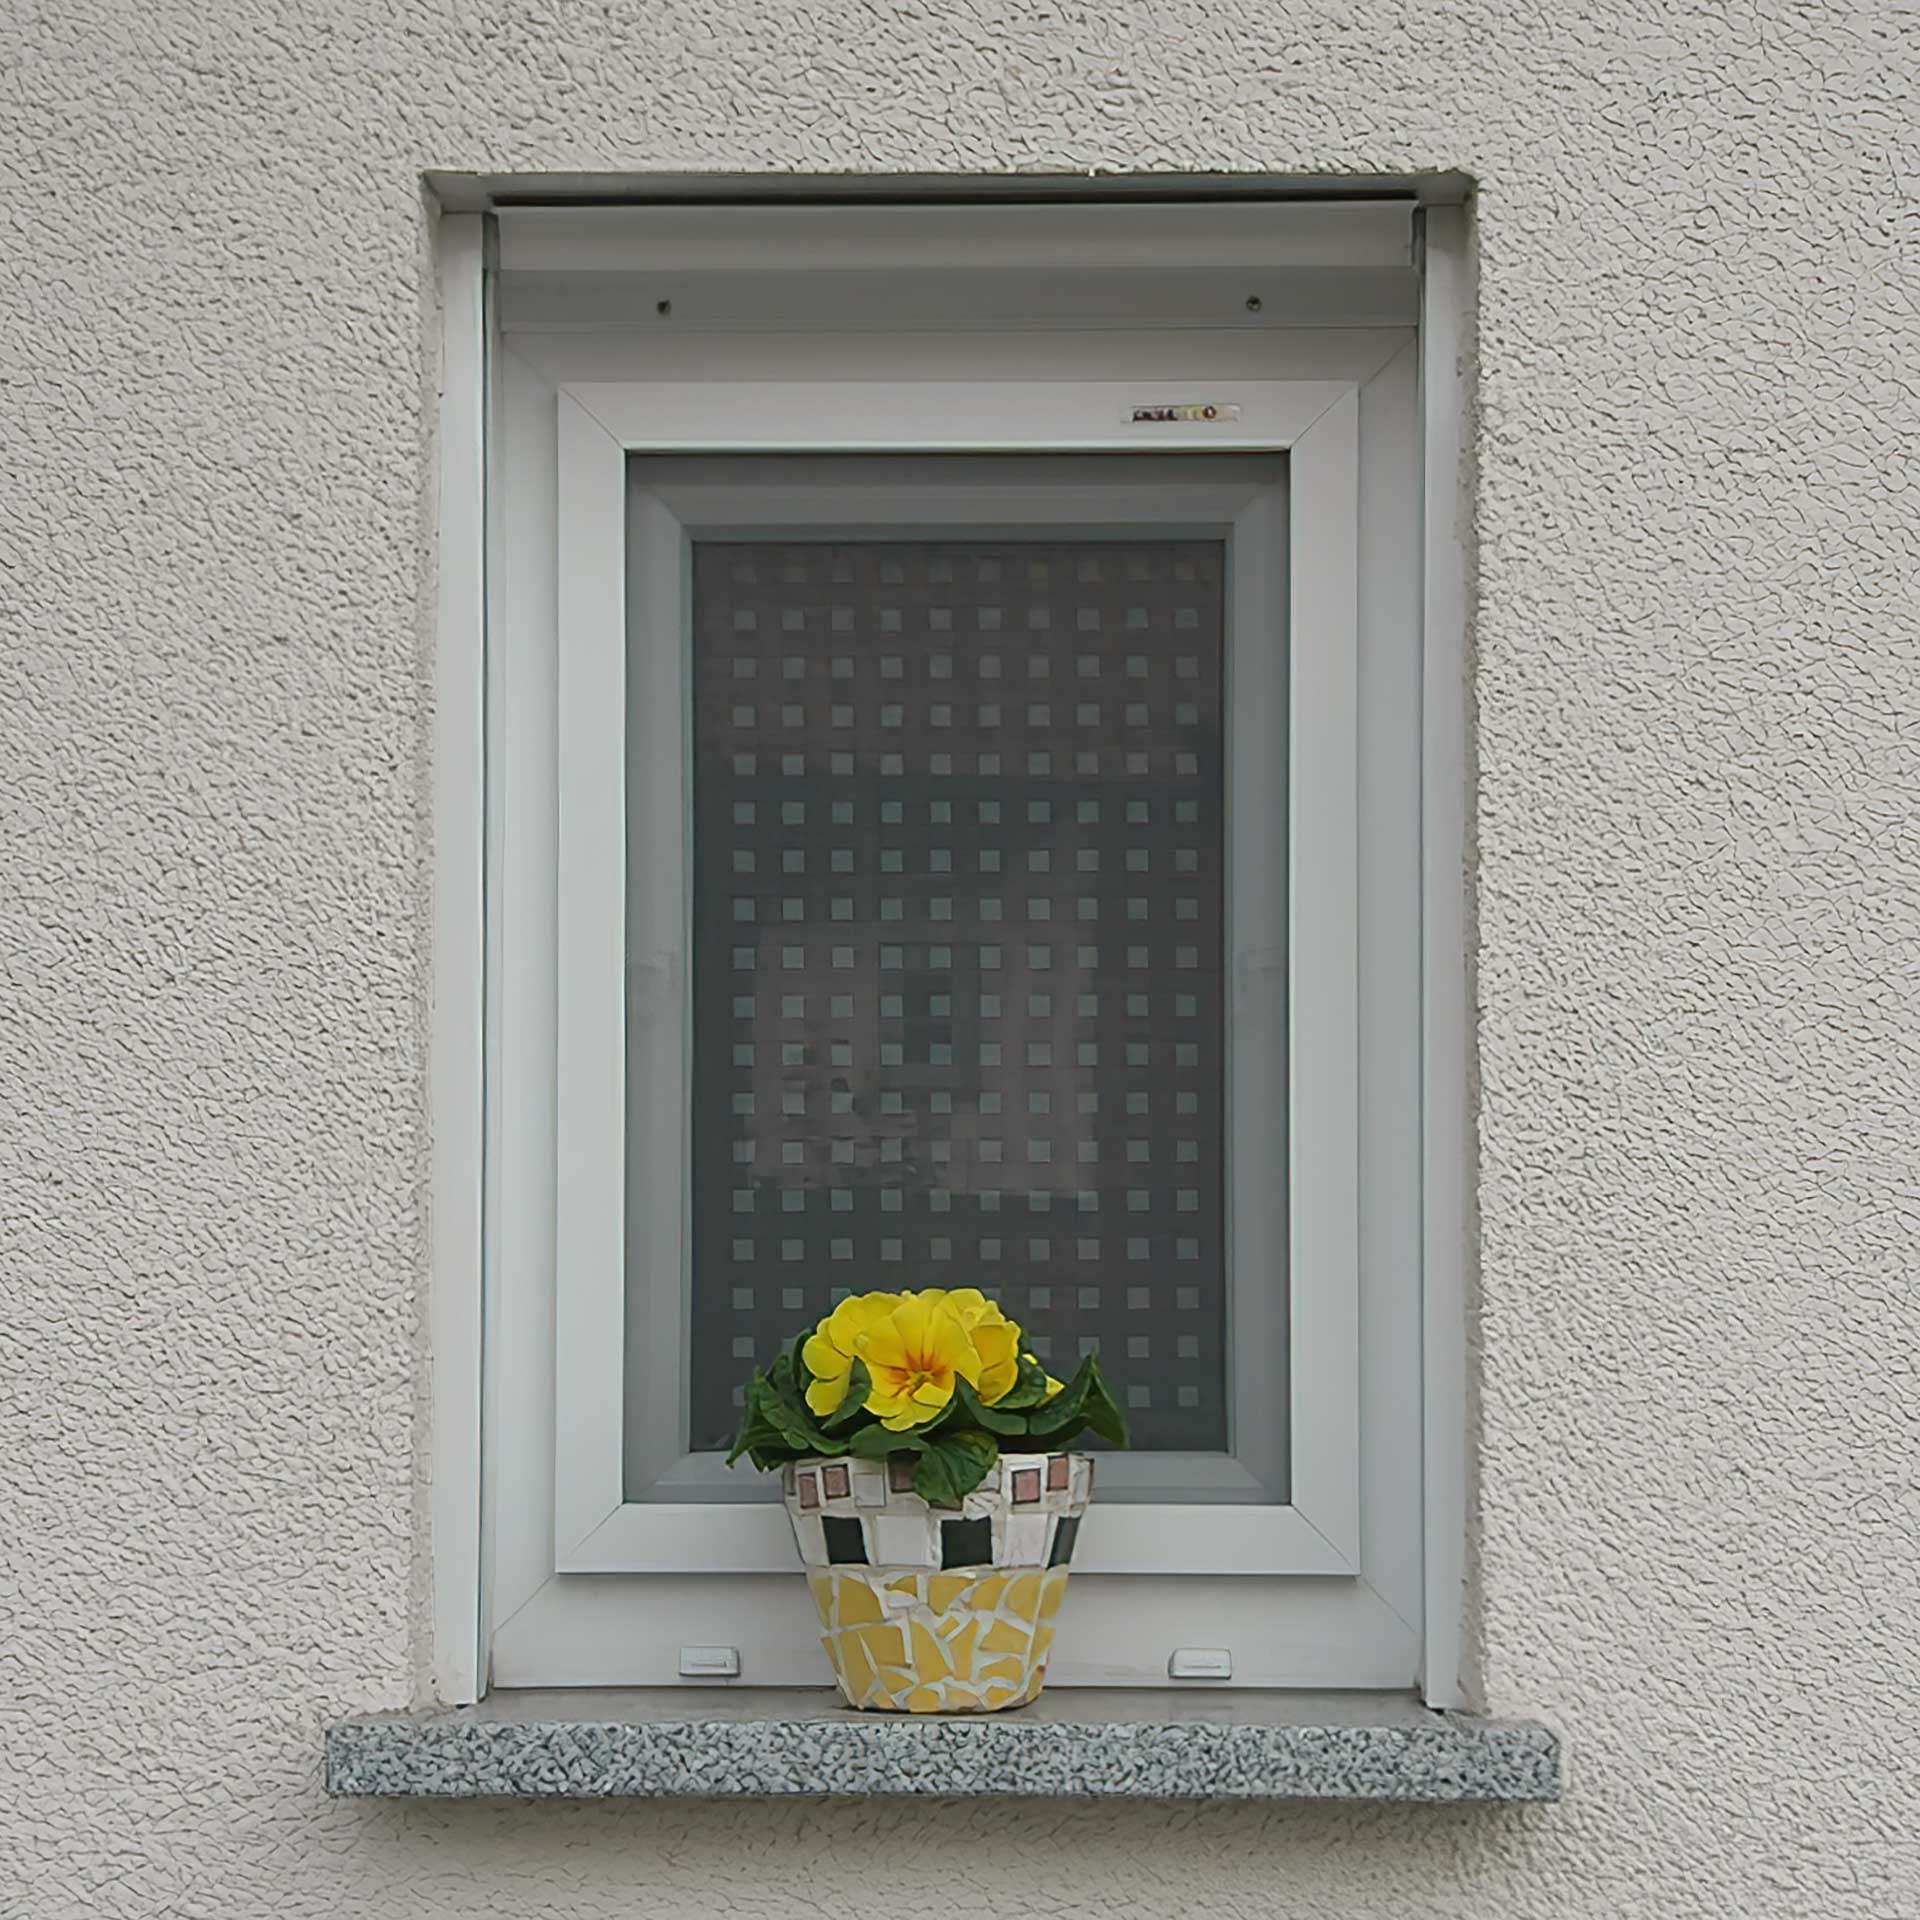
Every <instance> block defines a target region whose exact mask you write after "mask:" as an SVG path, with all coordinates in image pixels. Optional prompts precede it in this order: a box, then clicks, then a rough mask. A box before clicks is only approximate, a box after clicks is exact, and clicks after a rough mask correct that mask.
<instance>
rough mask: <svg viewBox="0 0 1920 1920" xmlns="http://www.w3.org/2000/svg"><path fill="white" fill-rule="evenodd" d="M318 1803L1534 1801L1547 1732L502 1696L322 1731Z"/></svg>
mask: <svg viewBox="0 0 1920 1920" xmlns="http://www.w3.org/2000/svg"><path fill="white" fill-rule="evenodd" d="M326 1785H327V1791H328V1792H329V1793H332V1794H380V1795H401V1796H411V1795H417V1796H426V1797H437V1798H453V1799H473V1798H481V1797H512V1798H519V1799H598V1798H606V1797H614V1796H638V1797H648V1798H652V1797H659V1796H663V1795H665V1796H677V1797H682V1798H699V1799H710V1798H720V1797H731V1796H742V1795H773V1794H804V1795H826V1794H937V1795H980V1794H1006V1795H1021V1796H1032V1797H1041V1796H1044V1797H1048V1798H1068V1799H1076V1798H1096V1799H1138V1800H1214V1799H1222V1800H1236V1799H1238V1800H1405V1801H1428V1802H1434V1801H1452V1802H1462V1801H1499V1802H1510V1801H1538V1800H1557V1799H1558V1798H1559V1797H1560V1742H1559V1739H1558V1738H1557V1736H1556V1735H1554V1734H1553V1733H1551V1732H1550V1731H1549V1730H1548V1729H1547V1728H1545V1727H1542V1726H1537V1725H1534V1724H1532V1723H1530V1722H1526V1721H1502V1720H1481V1719H1476V1718H1474V1717H1472V1716H1471V1715H1466V1714H1454V1713H1436V1712H1433V1711H1431V1710H1430V1709H1428V1708H1426V1707H1423V1706H1421V1705H1419V1704H1418V1703H1417V1702H1415V1701H1412V1700H1408V1699H1405V1698H1402V1697H1400V1696H1388V1695H1367V1694H1256V1693H1239V1694H1235V1693H1226V1692H1220V1693H1212V1694H1201V1695H1195V1694H1190V1693H1179V1694H1172V1693H1141V1692H1090V1691H1078V1690H1069V1689H1064V1688H1063V1689H1060V1690H1058V1691H1056V1692H1053V1693H1050V1694H1047V1695H1046V1696H1044V1697H1043V1698H1042V1699H1041V1700H1039V1701H1037V1702H1036V1703H1035V1704H1034V1705H1033V1706H1031V1707H1026V1708H1022V1709H1019V1710H1018V1711H1016V1712H1012V1713H1004V1714H983V1715H979V1716H977V1717H972V1716H969V1717H956V1718H952V1719H936V1718H926V1719H917V1718H910V1717H897V1716H893V1715H884V1714H861V1713H853V1712H850V1711H848V1710H847V1709H846V1708H844V1707H842V1706H841V1705H840V1704H839V1703H838V1700H837V1699H836V1698H835V1697H834V1696H832V1695H829V1694H825V1693H819V1694H816V1693H811V1692H806V1693H801V1692H767V1691H759V1692H755V1691H746V1690H741V1691H698V1692H696V1691H692V1690H688V1691H686V1692H675V1691H659V1692H655V1691H625V1690H619V1689H608V1690H605V1691H595V1692H579V1693H546V1692H540V1693H533V1692H528V1693H502V1694H495V1695H493V1696H492V1697H491V1698H489V1699H488V1700H486V1701H484V1702H482V1703H481V1705H479V1706H478V1707H471V1708H465V1709H462V1710H459V1711H456V1712H447V1713H429V1714H382V1715H376V1716H372V1717H370V1718H367V1719H362V1720H348V1721H343V1722H341V1723H340V1724H338V1725H336V1726H333V1727H330V1728H329V1729H328V1730H327V1743H326Z"/></svg>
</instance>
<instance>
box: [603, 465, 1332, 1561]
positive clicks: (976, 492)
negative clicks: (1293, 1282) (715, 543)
mask: <svg viewBox="0 0 1920 1920" xmlns="http://www.w3.org/2000/svg"><path fill="white" fill-rule="evenodd" d="M629 478H630V484H629V488H628V523H627V539H628V589H629V591H628V616H629V631H628V654H627V663H626V673H627V731H626V756H627V781H628V789H627V851H628V867H627V872H626V875H625V889H626V895H627V903H628V913H627V948H628V951H627V959H626V979H627V1019H628V1027H627V1089H626V1091H627V1107H626V1123H627V1134H628V1139H627V1149H628V1151H627V1162H626V1165H627V1185H626V1227H627V1276H626V1282H627V1285H626V1299H625V1313H626V1341H627V1361H626V1374H625V1380H626V1393H625V1406H624V1421H625V1436H626V1463H625V1464H626V1471H625V1480H626V1494H627V1500H628V1503H629V1504H630V1505H631V1504H633V1503H634V1502H635V1501H636V1499H644V1500H645V1501H647V1502H649V1503H655V1504H657V1503H659V1502H660V1501H662V1500H665V1499H669V1498H672V1497H674V1496H675V1495H678V1497H679V1498H681V1499H682V1500H685V1501H689V1502H699V1501H703V1500H710V1499H712V1498H713V1497H714V1495H715V1494H716V1492H718V1493H719V1494H720V1497H722V1498H724V1499H725V1500H727V1501H729V1502H733V1503H738V1502H753V1501H759V1502H762V1503H767V1502H777V1500H778V1498H779V1494H778V1488H777V1486H776V1485H775V1484H774V1482H773V1481H772V1480H771V1479H769V1478H767V1477H765V1476H759V1475H751V1474H745V1473H743V1471H741V1470H739V1469H731V1470H730V1469H728V1468H727V1467H726V1465H725V1464H724V1455H723V1454H721V1453H717V1452H714V1453H689V1452H688V1451H687V1449H686V1445H685V1435H686V1432H687V1426H688V1418H687V1385H688V1381H687V1365H686V1362H687V1344H686V1338H685V1323H686V1315H687V1312H688V1308H689V1302H690V1297H691V1283H692V1273H691V1261H690V1258H689V1255H690V1251H691V1249H690V1242H689V1236H688V1232H687V1228H686V1223H685V1219H684V1209H685V1206H686V1203H687V1199H688V1195H689V1192H690V1189H691V1184H692V1172H693V1169H692V1166H691V1164H690V1147H691V1141H690V1133H689V1109H690V1105H691V1095H692V1088H691V1086H690V1085H689V1084H688V1080H687V1074H688V1068H689V1063H690V1051H691V1031H690V1025H689V1021H690V1016H691V1012H692V1006H691V996H692V995H694V994H697V993H698V991H699V983H698V980H697V979H696V978H695V977H694V974H693V969H692V966H691V964H690V961H689V957H688V950H689V941H690V938H691V927H690V925H689V923H688V921H689V908H690V905H691V885H690V874H689V871H688V867H687V860H688V855H689V847H688V844H687V839H686V835H685V832H684V831H683V829H684V827H685V824H686V823H685V822H684V820H683V819H681V818H680V817H679V815H678V813H677V811H676V809H675V808H674V807H673V805H672V804H671V799H672V795H673V794H674V792H675V791H676V789H677V790H678V791H679V792H681V793H682V794H683V795H684V793H685V792H686V790H687V788H688V785H689V770H688V768H687V764H686V759H685V755H686V749H687V738H686V718H687V712H688V706H689V702H690V698H691V686H690V679H689V676H690V673H691V670H692V665H693V663H692V660H691V655H690V634H689V632H688V631H687V613H688V608H689V595H690V583H689V581H688V579H687V577H686V570H687V567H688V564H689V562H690V558H691V549H692V544H693V542H694V541H695V540H697V539H708V538H722V539H737V538H742V537H755V538H760V537H778V538H780V539H783V540H785V539H834V538H848V537H853V538H861V539H886V538H889V537H893V538H911V537H913V536H914V535H915V534H920V535H926V534H932V535H935V536H936V537H939V538H950V537H966V538H972V537H976V536H977V537H983V538H992V539H996V540H998V539H1016V540H1017V539H1020V538H1022V537H1030V538H1038V537H1042V536H1044V535H1045V534H1046V533H1048V532H1049V531H1051V532H1054V533H1062V532H1065V533H1070V534H1072V535H1073V536H1075V537H1097V538H1100V539H1103V540H1126V539H1136V538H1144V539H1153V540H1160V539H1206V540H1218V541H1221V542H1222V543H1223V544H1224V545H1225V547H1226V549H1227V551H1228V553H1229V555H1230V559H1229V564H1228V579H1227V590H1228V596H1229V598H1228V609H1227V612H1228V617H1227V621H1226V636H1225V639H1226V652H1227V659H1226V662H1225V667H1226V674H1225V681H1226V687H1227V693H1228V716H1227V790H1226V823H1225V824H1226V832H1225V836H1224V852H1225V855H1226V859H1227V863H1228V865H1227V891H1228V896H1229V898H1230V899H1231V901H1232V902H1233V906H1232V910H1231V913H1230V915H1229V920H1228V933H1229V938H1230V940H1231V942H1232V946H1231V952H1230V956H1229V974H1228V979H1227V982H1226V989H1227V992H1228V994H1229V996H1230V999H1229V1005H1228V1022H1227V1048H1228V1054H1229V1059H1230V1065H1229V1069H1228V1074H1227V1088H1228V1100H1229V1109H1228V1138H1229V1140H1230V1141H1232V1142H1234V1143H1236V1146H1237V1148H1238V1151H1237V1152H1236V1155H1235V1159H1236V1162H1237V1164H1236V1165H1235V1166H1234V1167H1233V1168H1232V1169H1230V1177H1229V1178H1228V1180H1227V1182H1226V1188H1227V1205H1228V1218H1229V1231H1228V1248H1229V1264H1228V1271H1227V1274H1226V1276H1225V1277H1226V1283H1227V1289H1228V1294H1229V1302H1230V1310H1229V1324H1230V1327H1231V1349H1230V1352H1229V1355H1228V1360H1229V1368H1230V1373H1231V1383H1230V1387H1229V1391H1228V1408H1227V1410H1228V1414H1229V1418H1230V1428H1231V1431H1230V1435H1229V1443H1228V1445H1227V1446H1226V1447H1225V1448H1223V1449H1222V1450H1220V1451H1218V1452H1213V1453H1144V1452H1132V1453H1116V1454H1113V1455H1110V1456H1109V1457H1108V1458H1107V1459H1106V1460H1104V1461H1103V1462H1102V1464H1101V1480H1100V1484H1101V1488H1102V1498H1103V1501H1104V1502H1105V1503H1106V1504H1107V1505H1108V1506H1109V1507H1113V1506H1116V1505H1118V1504H1119V1503H1122V1502H1125V1503H1129V1504H1128V1505H1126V1506H1124V1507H1123V1508H1122V1509H1121V1510H1120V1511H1118V1512H1116V1513H1114V1514H1113V1520H1114V1523H1115V1524H1114V1525H1113V1526H1111V1527H1110V1528H1109V1530H1108V1541H1107V1547H1108V1554H1107V1558H1108V1561H1109V1564H1110V1565H1112V1566H1114V1567H1116V1568H1117V1567H1118V1566H1120V1565H1121V1564H1125V1565H1127V1566H1135V1565H1137V1563H1138V1561H1139V1560H1141V1559H1146V1560H1147V1561H1148V1563H1149V1565H1150V1566H1151V1565H1153V1564H1155V1563H1157V1564H1158V1565H1160V1566H1162V1567H1164V1566H1165V1565H1166V1558H1167V1556H1166V1555H1165V1553H1164V1552H1163V1551H1161V1550H1159V1549H1158V1547H1157V1544H1156V1543H1157V1541H1158V1538H1159V1535H1158V1534H1157V1532H1156V1530H1155V1520H1156V1514H1155V1512H1154V1511H1153V1509H1154V1508H1155V1507H1156V1505H1157V1506H1166V1505H1170V1504H1174V1503H1176V1502H1178V1503H1198V1504H1203V1505H1204V1504H1207V1503H1209V1502H1210V1503H1212V1504H1214V1505H1221V1504H1225V1503H1229V1502H1237V1503H1242V1504H1244V1505H1247V1506H1252V1505H1254V1504H1255V1503H1273V1502H1284V1495H1283V1491H1282V1490H1283V1489H1284V1487H1285V1486H1286V1484H1287V1466H1288V1456H1289V1447H1290V1444H1291V1437H1292V1436H1291V1435H1290V1433H1289V1432H1288V1427H1289V1425H1290V1424H1291V1422H1290V1420H1289V1409H1288V1407H1287V1404H1286V1399H1285V1396H1280V1395H1276V1394H1275V1392H1274V1375H1273V1361H1274V1356H1275V1355H1284V1354H1285V1353H1286V1352H1287V1350H1288V1346H1289V1341H1290V1337H1291V1333H1290V1329H1285V1328H1283V1327H1282V1325H1281V1324H1280V1323H1281V1320H1282V1316H1283V1313H1284V1311H1285V1308H1286V1296H1285V1277H1286V1273H1287V1263H1288V1257H1289V1250H1288V1244H1287V1225H1286V1217H1285V1194H1286V1189H1287V1182H1286V1179H1285V1171H1286V1168H1285V1155H1284V1143H1285V1140H1286V1134H1287V1125H1288V1113H1289V1109H1290V1098H1291V1102H1292V1103H1293V1104H1297V1105H1299V1106H1300V1107H1302V1108H1303V1109H1309V1108H1312V1107H1313V1106H1314V1105H1315V1104H1316V1100H1315V1093H1316V1088H1315V1086H1314V1084H1313V1081H1314V1076H1315V1075H1319V1074H1324V1073H1326V1072H1328V1071H1329V1070H1333V1069H1337V1067H1338V1065H1339V1057H1338V1055H1337V1054H1328V1053H1326V1052H1324V1051H1322V1052H1321V1053H1319V1054H1317V1055H1316V1057H1315V1058H1314V1059H1313V1060H1312V1061H1310V1062H1308V1063H1306V1066H1305V1068H1304V1069H1303V1078H1302V1083H1301V1084H1300V1085H1299V1086H1298V1087H1290V1085H1289V1080H1288V1075H1287V1073H1286V1071H1285V1067H1286V1044H1285V1023H1286V1019H1287V1011H1288V1003H1287V997H1286V944H1287V920H1288V912H1289V907H1288V898H1287V894H1286V892H1285V878H1286V864H1285V862H1284V860H1278V861H1277V860H1276V859H1275V858H1274V853H1275V848H1276V843H1277V841H1278V840H1279V838H1280V831H1279V829H1280V823H1282V822H1283V821H1284V819H1285V817H1286V808H1287V798H1286V792H1285V779H1284V774H1285V769H1286V766H1287V761H1288V756H1287V753H1286V752H1285V750H1284V743H1285V737H1286V728H1287V724H1288V712H1287V697H1288V675H1287V671H1286V668H1287V660H1286V643H1287V612H1288V609H1287V604H1286V595H1285V583H1286V580H1287V566H1286V546H1287V524H1288V517H1287V498H1286V487H1287V470H1286V462H1285V460H1284V459H1280V458H1275V459H1260V458H1251V459H1250V458H1247V457H1244V456H1242V457H1235V456H1232V455H1225V456H1215V457H1208V456H1204V455H1191V454H1189V455H1184V456H1180V457H1177V458H1174V459H1168V458H1167V457H1165V456H1164V455H1146V456H1135V457H1128V456H1125V455H1122V456H1119V457H1118V458H1115V457H1113V456H1093V457H1092V458H1090V459H1089V458H1080V459H1073V458H1070V457H1062V456H1058V455H1050V456H1043V457H1040V458H1037V459H1036V458H1034V457H1032V456H1028V457H1025V458H1022V457H1021V456H1018V455H1013V456H999V457H993V458H987V459H982V458H980V457H978V456H975V457H972V458H969V457H967V456H958V457H950V456H945V455H939V456H932V457H931V458H929V459H925V460H921V459H907V460H904V461H902V460H897V459H895V460H886V461H885V462H884V466H883V467H881V466H876V464H875V460H874V457H873V456H867V457H862V456H858V455H856V456H853V457H852V458H851V459H847V458H841V457H836V456H824V457H813V456H809V457H802V458H795V457H792V456H788V457H786V458H784V459H780V460H779V464H778V466H777V468H773V467H770V466H769V464H768V462H767V460H766V458H765V457H764V456H756V457H748V458H744V459H742V458H732V459H729V458H726V457H724V456H723V457H721V458H719V459H717V460H716V459H702V460H694V461H687V460H684V459H682V460H672V459H669V460H667V461H643V462H640V463H638V465H637V469H636V470H634V471H632V472H630V476H629ZM597 723H598V719H597V717H596V719H594V720H592V721H590V724H597ZM1346 877H1347V880H1348V883H1349V884H1350V870H1349V874H1348V876H1346ZM1339 878H1340V877H1338V876H1337V877H1336V885H1338V884H1339ZM636 1108H638V1109H639V1111H638V1112H636ZM1308 1325H1309V1329H1310V1332H1312V1333H1318V1331H1319V1328H1318V1326H1317V1324H1316V1323H1315V1322H1314V1321H1313V1318H1312V1316H1311V1315H1309V1316H1308ZM1333 1377H1335V1378H1337V1377H1338V1376H1337V1375H1336V1376H1333ZM1323 1391H1324V1389H1322V1388H1321V1387H1320V1383H1318V1382H1316V1386H1315V1389H1312V1390H1310V1392H1309V1398H1310V1400H1311V1399H1314V1398H1315V1397H1316V1392H1323ZM1319 1413H1320V1410H1319V1409H1318V1408H1312V1409H1310V1417H1318V1416H1319ZM636 1482H638V1483H640V1484H641V1485H643V1486H644V1487H645V1489H646V1491H645V1492H644V1493H642V1494H638V1495H637V1494H636V1492H635V1485H636ZM1154 1494H1157V1495H1158V1496H1159V1499H1158V1501H1157V1502H1156V1501H1154V1500H1153V1499H1151V1498H1150V1497H1149V1496H1151V1495H1154ZM1133 1503H1138V1504H1140V1505H1144V1506H1145V1507H1146V1508H1147V1509H1148V1510H1147V1511H1145V1512H1135V1511H1134V1506H1133ZM780 1539H781V1540H782V1541H783V1542H784V1539H785V1534H784V1530H782V1531H781V1533H780ZM1248 1544H1249V1546H1251V1547H1253V1550H1252V1551H1248V1552H1247V1554H1246V1558H1247V1561H1248V1563H1249V1566H1251V1565H1252V1564H1254V1551H1257V1545H1255V1544H1254V1543H1248ZM1273 1545H1274V1547H1275V1549H1276V1551H1275V1552H1274V1555H1273V1562H1274V1564H1273V1565H1272V1566H1271V1567H1270V1568H1269V1570H1271V1571H1280V1570H1284V1564H1285V1563H1284V1561H1283V1559H1282V1556H1281V1554H1280V1552H1279V1551H1278V1549H1279V1547H1280V1545H1281V1542H1279V1541H1278V1540H1276V1541H1274V1542H1273ZM1082 1564H1083V1565H1084V1564H1089V1563H1088V1562H1083V1563H1082ZM687 1570H688V1571H694V1570H697V1568H689V1569H687ZM1174 1570H1179V1569H1174Z"/></svg>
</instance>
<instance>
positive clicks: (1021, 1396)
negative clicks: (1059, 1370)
mask: <svg viewBox="0 0 1920 1920" xmlns="http://www.w3.org/2000/svg"><path fill="white" fill-rule="evenodd" d="M1046 1397H1047V1370H1046V1368H1045V1367H1043V1366H1042V1365H1041V1364H1040V1362H1039V1361H1038V1360H1036V1359H1035V1358H1034V1357H1033V1355H1032V1354H1030V1353H1023V1354H1022V1355H1021V1356H1020V1376H1019V1378H1018V1379H1017V1380H1015V1381H1014V1383H1013V1385H1012V1386H1011V1387H1009V1388H1008V1389H1007V1391H1006V1392H1005V1393H1004V1394H1003V1395H1002V1396H1001V1397H1000V1398H999V1399H998V1400H996V1401H995V1402H994V1405H995V1406H996V1407H998V1408H999V1409H1000V1411H1001V1412H1002V1413H1019V1412H1021V1411H1022V1410H1023V1409H1025V1408H1027V1407H1037V1406H1038V1405H1039V1404H1040V1403H1041V1401H1043V1400H1044V1399H1045V1398H1046Z"/></svg>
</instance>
